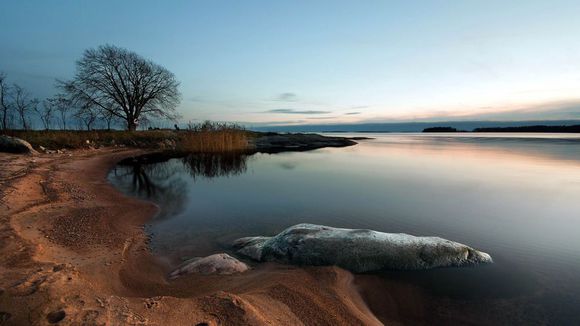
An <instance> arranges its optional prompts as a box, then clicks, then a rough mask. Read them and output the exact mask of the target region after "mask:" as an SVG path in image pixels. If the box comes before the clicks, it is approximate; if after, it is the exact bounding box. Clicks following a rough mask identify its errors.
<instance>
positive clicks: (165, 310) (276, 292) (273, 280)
mask: <svg viewBox="0 0 580 326" xmlns="http://www.w3.org/2000/svg"><path fill="white" fill-rule="evenodd" d="M142 153H144V152H143V151H140V150H129V149H98V150H79V151H73V152H68V153H62V154H50V155H48V154H41V155H35V156H19V155H12V154H0V178H1V182H2V184H1V186H0V187H1V188H0V189H1V195H2V199H1V206H2V209H0V219H1V221H2V222H1V226H0V228H1V229H0V243H1V245H0V251H1V255H2V260H1V261H0V324H7V325H28V324H32V325H45V324H51V323H57V322H58V323H59V324H66V325H68V324H86V325H121V324H139V325H240V324H252V325H262V324H276V325H300V324H306V325H313V324H315V325H339V324H348V325H363V324H364V325H373V324H380V322H379V321H378V320H377V319H376V318H375V317H374V316H373V314H372V313H371V312H370V311H369V309H368V308H367V306H366V305H365V303H364V302H363V300H362V299H361V296H360V295H359V293H358V292H357V290H356V288H355V286H354V285H353V275H352V274H351V273H349V272H347V271H345V270H343V269H340V268H336V267H323V268H320V267H318V268H297V267H291V266H282V265H277V264H261V265H258V266H254V268H253V269H252V270H251V271H249V272H246V273H243V274H240V275H232V276H215V275H214V276H202V275H188V276H186V277H182V278H178V279H177V280H174V281H169V280H168V278H167V275H168V273H169V272H170V269H169V268H170V267H169V266H167V265H166V264H165V263H164V262H162V261H159V260H157V259H156V258H155V257H154V256H153V255H152V254H151V253H150V251H149V249H148V246H147V235H146V234H145V232H144V230H143V225H144V224H145V223H146V222H147V221H148V220H149V219H150V218H151V217H152V216H154V214H155V213H156V210H157V208H156V207H155V206H154V205H153V204H151V203H147V202H143V201H139V200H137V199H134V198H129V197H126V196H124V195H122V194H121V193H119V192H118V191H117V190H116V189H114V188H113V186H112V185H110V184H109V183H108V182H107V180H106V175H107V172H108V171H109V169H110V168H111V167H112V166H113V165H114V164H115V163H116V162H118V161H119V160H121V159H123V158H126V157H129V156H134V155H138V154H142Z"/></svg>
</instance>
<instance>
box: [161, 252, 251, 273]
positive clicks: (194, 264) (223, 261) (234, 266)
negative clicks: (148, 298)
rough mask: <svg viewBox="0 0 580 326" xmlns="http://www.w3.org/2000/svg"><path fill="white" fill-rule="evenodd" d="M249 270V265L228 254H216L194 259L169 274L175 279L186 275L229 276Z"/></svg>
mask: <svg viewBox="0 0 580 326" xmlns="http://www.w3.org/2000/svg"><path fill="white" fill-rule="evenodd" d="M247 270H248V265H246V264H244V263H243V262H241V261H239V260H237V259H236V258H234V257H232V256H230V255H228V254H223V253H222V254H215V255H211V256H207V257H203V258H193V259H190V260H188V261H186V262H184V263H183V264H181V265H180V266H179V267H178V268H177V269H176V270H175V271H173V272H172V273H171V274H169V278H171V279H174V278H177V277H179V276H181V275H184V274H191V273H196V274H203V275H210V274H220V275H229V274H236V273H243V272H245V271H247Z"/></svg>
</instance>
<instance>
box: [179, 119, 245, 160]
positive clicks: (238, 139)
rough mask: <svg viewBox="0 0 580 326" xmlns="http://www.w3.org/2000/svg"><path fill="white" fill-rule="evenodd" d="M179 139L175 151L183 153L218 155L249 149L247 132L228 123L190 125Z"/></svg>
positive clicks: (207, 122) (208, 122)
mask: <svg viewBox="0 0 580 326" xmlns="http://www.w3.org/2000/svg"><path fill="white" fill-rule="evenodd" d="M179 138H180V139H179V141H178V143H177V149H178V150H180V151H184V152H194V153H220V152H231V151H244V150H247V149H248V147H249V145H248V144H249V142H248V132H247V131H246V130H245V129H244V128H243V127H241V126H239V125H236V124H230V123H219V122H210V121H206V122H204V123H199V124H193V123H190V124H189V125H188V128H187V130H185V131H184V132H182V134H181V135H180V137H179Z"/></svg>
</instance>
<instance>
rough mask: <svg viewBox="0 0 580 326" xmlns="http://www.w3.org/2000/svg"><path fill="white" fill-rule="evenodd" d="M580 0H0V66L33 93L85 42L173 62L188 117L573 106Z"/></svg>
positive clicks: (547, 111) (417, 116) (360, 115)
mask: <svg viewBox="0 0 580 326" xmlns="http://www.w3.org/2000/svg"><path fill="white" fill-rule="evenodd" d="M578 13H580V2H579V1H533V0H527V1H471V0H466V1H460V0H457V1H312V0H311V1H218V0H208V1H171V2H162V1H2V2H0V42H1V46H0V71H4V72H5V73H6V74H7V75H8V78H9V79H10V80H11V81H13V82H17V83H19V84H21V85H22V86H24V87H26V88H27V89H29V90H30V91H31V92H32V93H33V94H34V95H35V96H38V97H40V98H43V97H47V96H50V95H52V94H53V93H54V92H55V90H54V87H53V86H54V79H55V78H60V79H67V78H70V77H71V76H72V75H73V73H74V68H75V67H74V61H75V60H76V59H78V58H79V57H80V56H81V54H82V52H83V50H84V49H86V48H89V47H95V46H98V45H101V44H106V43H108V44H114V45H117V46H122V47H125V48H128V49H130V50H133V51H135V52H137V53H139V54H141V55H142V56H144V57H146V58H148V59H151V60H153V61H155V62H157V63H159V64H161V65H163V66H165V67H167V68H168V69H169V70H171V71H172V72H174V73H175V74H176V76H177V78H178V79H179V80H180V81H181V89H180V90H181V92H182V94H183V100H182V103H181V105H180V107H179V110H180V111H181V113H182V115H183V118H184V120H190V119H200V120H204V119H212V120H220V121H237V122H243V123H248V124H254V125H260V124H321V123H338V122H341V123H344V122H349V123H352V122H370V121H372V122H388V121H431V120H462V119H474V118H475V119H478V118H479V119H502V120H506V119H508V120H509V119H517V120H525V119H568V118H580V37H579V35H580V19H579V18H578Z"/></svg>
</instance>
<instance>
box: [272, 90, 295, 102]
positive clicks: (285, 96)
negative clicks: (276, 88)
mask: <svg viewBox="0 0 580 326" xmlns="http://www.w3.org/2000/svg"><path fill="white" fill-rule="evenodd" d="M297 100H298V96H297V95H296V93H292V92H285V93H280V94H278V95H277V96H276V97H275V98H274V101H281V102H295V101H297Z"/></svg>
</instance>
